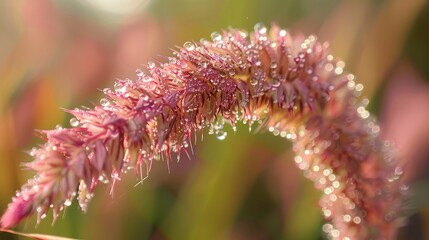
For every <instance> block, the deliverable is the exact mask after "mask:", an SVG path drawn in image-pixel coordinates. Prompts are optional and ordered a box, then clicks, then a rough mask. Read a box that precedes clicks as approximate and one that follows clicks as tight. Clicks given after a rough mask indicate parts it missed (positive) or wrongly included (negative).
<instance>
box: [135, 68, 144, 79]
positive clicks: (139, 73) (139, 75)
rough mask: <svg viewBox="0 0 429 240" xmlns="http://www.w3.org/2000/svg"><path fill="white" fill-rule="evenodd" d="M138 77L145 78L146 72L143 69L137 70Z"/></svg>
mask: <svg viewBox="0 0 429 240" xmlns="http://www.w3.org/2000/svg"><path fill="white" fill-rule="evenodd" d="M136 75H137V77H143V76H144V72H143V71H142V70H141V69H137V70H136Z"/></svg>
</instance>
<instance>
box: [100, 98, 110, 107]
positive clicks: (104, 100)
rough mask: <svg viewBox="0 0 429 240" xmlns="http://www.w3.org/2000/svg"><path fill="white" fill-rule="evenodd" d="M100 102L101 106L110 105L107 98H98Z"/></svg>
mask: <svg viewBox="0 0 429 240" xmlns="http://www.w3.org/2000/svg"><path fill="white" fill-rule="evenodd" d="M100 104H101V106H103V107H107V106H109V105H110V101H109V100H108V99H107V98H102V99H100Z"/></svg>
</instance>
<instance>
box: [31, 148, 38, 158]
mask: <svg viewBox="0 0 429 240" xmlns="http://www.w3.org/2000/svg"><path fill="white" fill-rule="evenodd" d="M36 152H37V148H35V147H34V148H32V149H31V151H30V155H31V156H33V157H34V156H36Z"/></svg>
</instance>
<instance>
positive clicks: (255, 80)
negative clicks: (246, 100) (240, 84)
mask: <svg viewBox="0 0 429 240" xmlns="http://www.w3.org/2000/svg"><path fill="white" fill-rule="evenodd" d="M250 84H251V85H252V86H255V85H256V84H258V79H256V78H251V79H250Z"/></svg>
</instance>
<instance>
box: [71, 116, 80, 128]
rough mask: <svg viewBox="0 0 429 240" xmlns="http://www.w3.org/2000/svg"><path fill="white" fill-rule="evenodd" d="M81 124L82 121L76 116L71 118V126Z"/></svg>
mask: <svg viewBox="0 0 429 240" xmlns="http://www.w3.org/2000/svg"><path fill="white" fill-rule="evenodd" d="M79 124H80V122H79V120H77V119H76V118H71V119H70V126H72V127H77V126H79Z"/></svg>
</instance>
